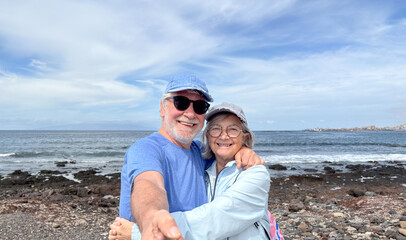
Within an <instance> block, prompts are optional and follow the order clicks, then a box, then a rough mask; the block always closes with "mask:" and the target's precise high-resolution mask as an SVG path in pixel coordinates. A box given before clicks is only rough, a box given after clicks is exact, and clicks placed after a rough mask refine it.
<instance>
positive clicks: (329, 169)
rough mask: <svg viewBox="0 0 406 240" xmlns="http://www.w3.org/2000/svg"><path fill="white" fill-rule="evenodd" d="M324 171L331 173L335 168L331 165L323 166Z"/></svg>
mask: <svg viewBox="0 0 406 240" xmlns="http://www.w3.org/2000/svg"><path fill="white" fill-rule="evenodd" d="M324 171H325V172H326V173H329V174H333V173H335V172H336V170H335V169H334V168H332V167H325V168H324Z"/></svg>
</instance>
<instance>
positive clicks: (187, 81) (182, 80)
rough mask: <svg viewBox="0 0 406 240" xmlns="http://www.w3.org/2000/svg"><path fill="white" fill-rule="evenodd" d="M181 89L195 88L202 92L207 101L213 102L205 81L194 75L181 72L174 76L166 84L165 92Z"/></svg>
mask: <svg viewBox="0 0 406 240" xmlns="http://www.w3.org/2000/svg"><path fill="white" fill-rule="evenodd" d="M183 90H197V91H199V92H201V93H202V94H203V96H204V97H205V98H206V100H207V101H209V102H213V98H212V97H211V96H210V94H209V90H208V89H207V87H206V83H204V82H203V81H202V80H200V79H199V78H197V77H196V76H195V75H188V74H181V75H176V76H174V77H173V78H172V80H171V81H170V82H169V83H168V85H167V86H166V89H165V93H170V92H179V91H183Z"/></svg>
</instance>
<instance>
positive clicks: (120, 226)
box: [109, 217, 135, 240]
mask: <svg viewBox="0 0 406 240" xmlns="http://www.w3.org/2000/svg"><path fill="white" fill-rule="evenodd" d="M134 224H135V223H133V222H130V221H128V220H127V219H124V218H119V217H117V218H116V220H114V223H113V224H111V225H110V231H109V240H131V230H132V227H133V225H134Z"/></svg>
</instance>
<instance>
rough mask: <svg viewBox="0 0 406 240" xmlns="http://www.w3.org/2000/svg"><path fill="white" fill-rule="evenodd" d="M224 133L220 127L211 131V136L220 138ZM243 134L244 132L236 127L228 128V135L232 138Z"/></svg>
mask: <svg viewBox="0 0 406 240" xmlns="http://www.w3.org/2000/svg"><path fill="white" fill-rule="evenodd" d="M222 132H223V128H222V127H220V126H216V127H212V128H210V130H209V134H210V136H211V137H219V136H220V135H221V133H222ZM241 132H242V130H241V129H239V128H237V127H235V126H231V127H227V128H226V133H227V135H228V136H229V137H230V138H235V137H238V136H239V135H240V133H241Z"/></svg>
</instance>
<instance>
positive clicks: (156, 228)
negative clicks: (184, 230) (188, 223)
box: [141, 210, 183, 240]
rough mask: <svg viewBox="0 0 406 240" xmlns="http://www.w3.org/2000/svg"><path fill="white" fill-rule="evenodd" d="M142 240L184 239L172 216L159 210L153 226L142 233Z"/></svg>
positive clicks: (152, 223)
mask: <svg viewBox="0 0 406 240" xmlns="http://www.w3.org/2000/svg"><path fill="white" fill-rule="evenodd" d="M141 239H142V240H149V239H157V240H164V239H181V240H183V237H182V234H181V232H180V230H179V228H178V226H177V225H176V222H175V220H174V219H173V217H172V216H171V214H170V213H169V212H168V211H166V210H159V211H157V212H156V213H155V214H154V218H153V219H152V222H151V224H150V225H149V226H148V227H146V228H145V229H144V230H143V231H142V238H141Z"/></svg>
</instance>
